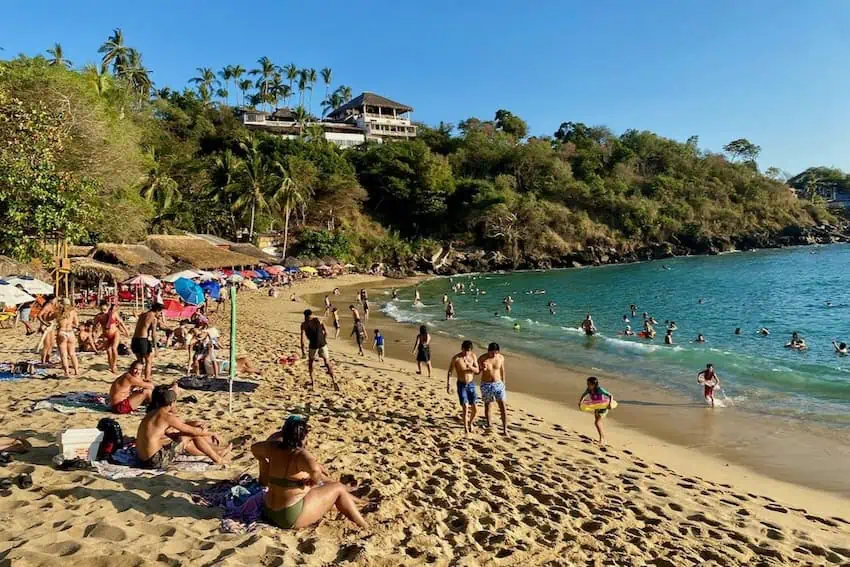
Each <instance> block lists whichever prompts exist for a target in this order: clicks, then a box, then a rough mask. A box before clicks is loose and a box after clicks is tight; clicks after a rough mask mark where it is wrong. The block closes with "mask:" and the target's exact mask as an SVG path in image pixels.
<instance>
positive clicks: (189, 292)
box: [174, 278, 204, 305]
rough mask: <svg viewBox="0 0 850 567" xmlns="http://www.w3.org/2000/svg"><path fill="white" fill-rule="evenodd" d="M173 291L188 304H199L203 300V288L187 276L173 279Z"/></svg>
mask: <svg viewBox="0 0 850 567" xmlns="http://www.w3.org/2000/svg"><path fill="white" fill-rule="evenodd" d="M174 291H175V292H177V295H179V296H180V298H181V299H182V300H183V301H185V302H186V303H188V304H189V305H201V304H202V303H203V302H204V290H203V289H201V286H199V285H198V284H196V283H195V282H193V281H192V280H190V279H188V278H179V279H178V280H177V281H175V282H174Z"/></svg>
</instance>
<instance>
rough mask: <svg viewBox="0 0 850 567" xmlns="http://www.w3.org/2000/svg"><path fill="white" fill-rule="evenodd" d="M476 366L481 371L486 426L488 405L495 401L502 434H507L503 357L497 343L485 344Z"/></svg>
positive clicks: (488, 419) (488, 425) (488, 413)
mask: <svg viewBox="0 0 850 567" xmlns="http://www.w3.org/2000/svg"><path fill="white" fill-rule="evenodd" d="M478 368H479V370H480V371H481V397H482V398H483V399H484V419H485V420H486V421H487V427H488V428H489V427H490V406H491V405H492V403H493V402H496V403H497V404H499V413H500V414H501V416H502V434H503V435H507V434H508V414H507V410H506V408H505V400H506V399H507V393H506V392H505V389H506V388H507V384H506V382H505V357H504V356H502V353H501V352H499V343H490V344H489V345H488V346H487V354H485V355H482V356H481V358H479V359H478Z"/></svg>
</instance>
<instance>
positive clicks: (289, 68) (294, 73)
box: [280, 63, 298, 106]
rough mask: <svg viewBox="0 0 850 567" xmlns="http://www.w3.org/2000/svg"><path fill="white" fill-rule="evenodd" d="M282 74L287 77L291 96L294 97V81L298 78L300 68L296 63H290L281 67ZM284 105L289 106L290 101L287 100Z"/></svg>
mask: <svg viewBox="0 0 850 567" xmlns="http://www.w3.org/2000/svg"><path fill="white" fill-rule="evenodd" d="M280 70H281V72H282V73H283V74H284V75H286V79H287V80H288V81H289V96H292V89H293V87H294V83H293V82H294V81H295V79H297V78H298V67H296V66H295V63H290V64H289V65H284V66H283V67H281V69H280ZM284 104H286V106H289V100H287V101H286V102H285V103H284Z"/></svg>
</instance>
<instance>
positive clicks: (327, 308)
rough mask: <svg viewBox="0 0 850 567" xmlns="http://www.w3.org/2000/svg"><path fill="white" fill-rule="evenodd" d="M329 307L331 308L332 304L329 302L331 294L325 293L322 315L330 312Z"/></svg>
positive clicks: (325, 315)
mask: <svg viewBox="0 0 850 567" xmlns="http://www.w3.org/2000/svg"><path fill="white" fill-rule="evenodd" d="M331 309H333V304H331V296H330V295H326V296H325V314H324V315H322V317H327V316H328V314H329V313H330V312H331Z"/></svg>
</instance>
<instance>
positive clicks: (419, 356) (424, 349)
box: [413, 325, 431, 378]
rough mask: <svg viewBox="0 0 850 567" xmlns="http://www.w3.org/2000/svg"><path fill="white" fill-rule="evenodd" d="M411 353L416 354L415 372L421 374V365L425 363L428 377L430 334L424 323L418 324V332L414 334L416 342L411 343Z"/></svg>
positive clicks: (429, 367) (429, 372)
mask: <svg viewBox="0 0 850 567" xmlns="http://www.w3.org/2000/svg"><path fill="white" fill-rule="evenodd" d="M413 353H414V354H415V355H416V373H417V374H422V365H423V364H425V365H426V366H427V367H428V378H430V377H431V335H430V334H429V333H428V327H426V326H425V325H420V326H419V334H418V335H416V342H414V343H413Z"/></svg>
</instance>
